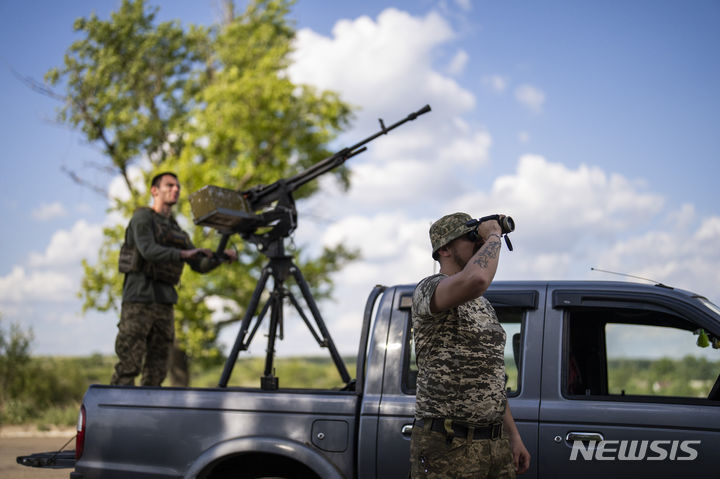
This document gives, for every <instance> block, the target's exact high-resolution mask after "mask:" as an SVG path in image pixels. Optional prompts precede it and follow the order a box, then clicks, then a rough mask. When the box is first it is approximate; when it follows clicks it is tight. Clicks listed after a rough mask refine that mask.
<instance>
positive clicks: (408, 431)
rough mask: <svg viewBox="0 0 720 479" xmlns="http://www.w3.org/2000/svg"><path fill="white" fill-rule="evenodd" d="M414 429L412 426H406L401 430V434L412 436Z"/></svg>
mask: <svg viewBox="0 0 720 479" xmlns="http://www.w3.org/2000/svg"><path fill="white" fill-rule="evenodd" d="M412 428H413V425H412V424H405V425H404V426H403V427H402V429H400V432H401V433H402V435H403V436H409V435H410V434H412Z"/></svg>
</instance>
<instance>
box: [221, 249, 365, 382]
mask: <svg viewBox="0 0 720 479" xmlns="http://www.w3.org/2000/svg"><path fill="white" fill-rule="evenodd" d="M264 253H265V254H266V255H267V256H268V258H269V261H268V263H267V265H266V266H265V267H264V268H263V269H262V273H261V275H260V279H259V280H258V282H257V285H256V287H255V290H254V291H253V294H252V297H251V299H250V303H249V304H248V306H247V310H246V312H245V316H244V317H243V319H242V322H241V323H240V332H239V333H238V335H237V338H236V339H235V343H234V345H233V348H232V350H231V352H230V355H229V356H228V359H227V362H226V363H225V368H224V369H223V372H222V376H221V377H220V382H219V384H218V385H219V386H220V387H223V388H224V387H227V383H228V380H229V379H230V374H231V373H232V370H233V367H234V365H235V362H236V361H237V357H238V354H239V352H240V351H246V350H247V349H248V348H249V347H250V343H251V342H252V340H253V338H254V337H255V333H256V332H257V330H258V328H259V327H260V324H261V323H262V321H263V318H264V317H265V315H266V314H267V312H268V310H269V311H270V325H269V328H268V343H267V349H266V356H265V370H264V372H263V375H262V376H261V378H260V387H261V388H262V389H264V390H275V389H277V388H278V378H277V377H276V376H275V370H274V368H273V359H274V356H275V341H276V340H277V339H278V338H279V339H280V340H282V339H283V337H284V331H283V330H284V324H283V323H284V315H283V303H284V300H285V299H286V298H287V299H289V300H290V302H291V303H292V305H293V306H294V307H295V310H296V311H297V312H298V314H299V315H300V317H301V318H302V320H303V322H304V323H305V325H306V326H307V327H308V329H309V330H310V333H311V334H312V335H313V337H314V338H315V340H316V341H317V343H318V345H320V347H326V348H328V349H329V351H330V356H331V357H332V360H333V362H334V363H335V367H336V368H337V370H338V372H339V373H340V377H341V378H342V380H343V382H344V383H345V384H349V383H350V381H351V379H350V374H348V371H347V368H346V367H345V364H344V363H343V361H342V358H341V357H340V354H339V353H338V351H337V348H336V347H335V343H334V342H333V340H332V338H331V337H330V332H329V331H328V329H327V327H326V326H325V322H324V321H323V319H322V316H321V315H320V310H319V309H318V307H317V304H316V303H315V299H314V298H313V296H312V293H311V292H310V287H309V286H308V284H307V281H305V278H304V277H303V275H302V272H301V271H300V268H298V267H297V266H296V265H295V264H294V263H293V261H292V257H291V256H288V255H286V254H285V252H284V247H283V240H282V238H279V239H278V240H277V241H276V242H275V243H273V244H271V245H270V246H269V247H268V248H267V249H266V250H265V251H264ZM289 276H292V277H293V278H294V279H295V283H296V284H297V285H298V287H299V288H300V291H301V293H302V296H303V299H304V300H305V304H307V306H308V308H309V309H310V313H311V314H312V317H313V319H314V320H315V325H316V326H317V331H316V330H315V328H314V327H313V325H312V323H311V322H310V320H309V319H308V317H307V315H306V314H305V312H304V311H303V309H302V307H301V306H300V303H299V302H298V300H297V299H296V298H295V296H294V295H293V293H292V291H290V289H289V288H287V287H286V286H285V281H286V280H287V279H288V277H289ZM270 277H272V279H273V289H272V291H271V292H270V295H269V297H268V299H267V301H266V302H265V305H264V306H263V308H262V310H261V311H260V314H259V315H258V316H257V319H256V321H255V325H254V326H253V327H252V330H250V324H251V322H252V318H253V316H254V314H255V311H256V310H257V308H258V306H259V304H260V299H261V297H262V295H263V292H264V291H265V287H266V285H267V281H268V279H269V278H270Z"/></svg>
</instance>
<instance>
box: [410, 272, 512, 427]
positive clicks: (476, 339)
mask: <svg viewBox="0 0 720 479" xmlns="http://www.w3.org/2000/svg"><path fill="white" fill-rule="evenodd" d="M446 277H447V276H446V275H444V274H436V275H434V276H430V277H428V278H425V279H423V280H422V281H420V283H419V284H418V285H417V287H416V288H415V293H414V294H413V304H412V321H413V334H414V338H415V350H416V354H417V365H418V378H417V398H416V407H415V416H416V417H417V418H430V417H432V418H446V419H455V420H459V421H465V422H468V423H471V424H477V425H484V424H492V423H500V422H502V419H503V415H504V413H505V404H506V401H507V395H506V391H505V331H504V330H503V328H502V326H501V325H500V322H499V321H498V318H497V315H496V314H495V310H494V309H493V307H492V306H491V305H490V302H489V301H488V300H487V299H485V298H484V297H482V296H481V297H479V298H476V299H474V300H472V301H469V302H467V303H465V304H462V305H460V306H458V307H456V308H452V309H449V310H447V311H442V312H439V313H436V314H433V313H431V312H430V299H431V298H432V295H433V293H434V292H435V288H436V287H437V285H438V283H439V282H440V281H441V280H442V279H444V278H446Z"/></svg>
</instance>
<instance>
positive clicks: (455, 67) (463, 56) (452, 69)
mask: <svg viewBox="0 0 720 479" xmlns="http://www.w3.org/2000/svg"><path fill="white" fill-rule="evenodd" d="M469 59H470V56H469V55H468V53H467V52H466V51H465V50H458V52H457V53H456V54H455V56H454V57H453V58H452V60H450V65H448V72H449V73H450V74H451V75H459V74H460V73H462V72H463V71H464V70H465V66H466V65H467V62H468V60H469Z"/></svg>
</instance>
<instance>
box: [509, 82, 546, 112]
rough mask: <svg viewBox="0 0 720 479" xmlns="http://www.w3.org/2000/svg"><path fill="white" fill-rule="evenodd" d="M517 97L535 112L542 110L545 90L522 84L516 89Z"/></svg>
mask: <svg viewBox="0 0 720 479" xmlns="http://www.w3.org/2000/svg"><path fill="white" fill-rule="evenodd" d="M515 99H516V100H517V101H518V102H520V103H521V104H522V105H524V106H525V107H527V108H529V109H530V110H532V111H533V112H535V113H540V112H541V111H542V108H543V105H544V104H545V92H543V91H542V90H540V89H539V88H537V87H534V86H532V85H520V86H519V87H517V88H516V89H515Z"/></svg>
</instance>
